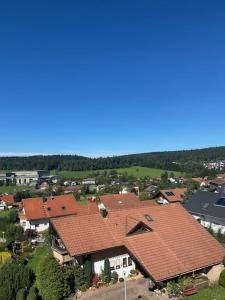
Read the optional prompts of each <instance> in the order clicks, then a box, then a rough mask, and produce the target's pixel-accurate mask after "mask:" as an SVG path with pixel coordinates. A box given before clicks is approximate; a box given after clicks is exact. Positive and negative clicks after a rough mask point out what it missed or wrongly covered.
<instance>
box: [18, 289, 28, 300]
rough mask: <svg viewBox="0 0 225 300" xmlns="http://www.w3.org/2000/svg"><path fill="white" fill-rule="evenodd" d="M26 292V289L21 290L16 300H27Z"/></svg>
mask: <svg viewBox="0 0 225 300" xmlns="http://www.w3.org/2000/svg"><path fill="white" fill-rule="evenodd" d="M26 294H27V292H26V290H25V289H20V290H18V292H17V294H16V300H26Z"/></svg>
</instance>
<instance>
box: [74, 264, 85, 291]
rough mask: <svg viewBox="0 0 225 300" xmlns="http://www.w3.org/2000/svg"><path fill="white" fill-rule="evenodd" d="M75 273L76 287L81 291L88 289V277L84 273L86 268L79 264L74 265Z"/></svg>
mask: <svg viewBox="0 0 225 300" xmlns="http://www.w3.org/2000/svg"><path fill="white" fill-rule="evenodd" d="M74 274H75V284H76V288H77V289H79V290H81V291H85V290H86V289H87V283H86V282H87V279H86V276H85V273H84V269H83V268H82V267H81V266H80V265H79V264H77V265H76V266H75V267H74Z"/></svg>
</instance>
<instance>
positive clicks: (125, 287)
mask: <svg viewBox="0 0 225 300" xmlns="http://www.w3.org/2000/svg"><path fill="white" fill-rule="evenodd" d="M123 275H124V300H127V285H126V272H125V271H124V272H123Z"/></svg>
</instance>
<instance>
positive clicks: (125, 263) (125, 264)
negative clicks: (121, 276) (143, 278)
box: [123, 257, 127, 268]
mask: <svg viewBox="0 0 225 300" xmlns="http://www.w3.org/2000/svg"><path fill="white" fill-rule="evenodd" d="M123 267H124V268H126V267H127V258H126V257H124V258H123Z"/></svg>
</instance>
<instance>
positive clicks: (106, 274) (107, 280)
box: [104, 258, 111, 283]
mask: <svg viewBox="0 0 225 300" xmlns="http://www.w3.org/2000/svg"><path fill="white" fill-rule="evenodd" d="M104 280H105V283H110V281H111V271H110V263H109V259H108V258H106V259H105V260H104Z"/></svg>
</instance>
